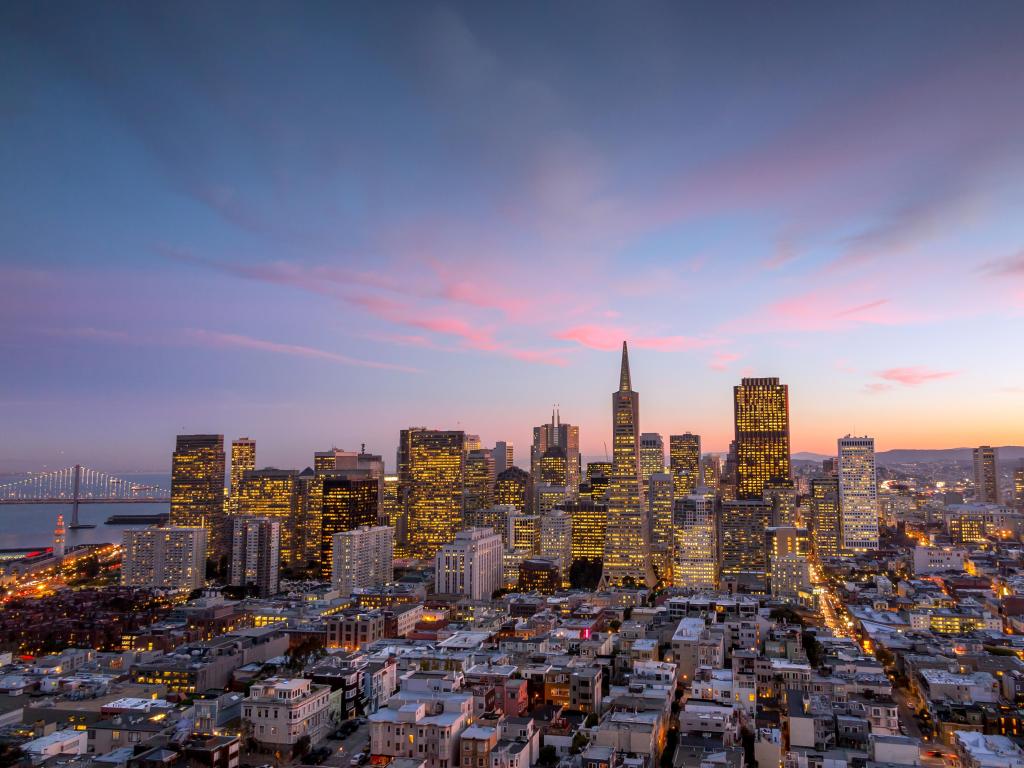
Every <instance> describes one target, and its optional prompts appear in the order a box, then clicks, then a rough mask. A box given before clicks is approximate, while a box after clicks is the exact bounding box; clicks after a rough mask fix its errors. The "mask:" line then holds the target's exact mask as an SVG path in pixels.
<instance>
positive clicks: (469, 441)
mask: <svg viewBox="0 0 1024 768" xmlns="http://www.w3.org/2000/svg"><path fill="white" fill-rule="evenodd" d="M462 446H463V450H465V451H466V453H469V452H470V451H479V450H480V448H482V447H483V446H482V445H481V443H480V435H470V434H466V437H465V439H464V440H463V441H462Z"/></svg>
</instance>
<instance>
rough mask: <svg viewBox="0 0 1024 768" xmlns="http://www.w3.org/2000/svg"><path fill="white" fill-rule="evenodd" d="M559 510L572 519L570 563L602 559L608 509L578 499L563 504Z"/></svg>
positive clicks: (587, 500)
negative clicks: (566, 513)
mask: <svg viewBox="0 0 1024 768" xmlns="http://www.w3.org/2000/svg"><path fill="white" fill-rule="evenodd" d="M561 509H563V510H565V511H566V512H568V513H569V517H570V518H571V519H572V561H573V562H576V561H577V560H589V561H590V562H596V561H599V560H601V559H602V558H604V538H605V532H606V530H607V527H608V508H607V507H606V506H605V505H604V504H595V503H594V502H592V501H590V500H589V499H579V500H577V501H572V502H569V503H568V504H563V505H562V506H561Z"/></svg>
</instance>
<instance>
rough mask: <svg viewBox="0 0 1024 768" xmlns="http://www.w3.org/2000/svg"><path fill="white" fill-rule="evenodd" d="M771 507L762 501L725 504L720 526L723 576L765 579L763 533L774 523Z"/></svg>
mask: <svg viewBox="0 0 1024 768" xmlns="http://www.w3.org/2000/svg"><path fill="white" fill-rule="evenodd" d="M771 515H772V511H771V507H770V506H769V505H768V504H767V503H766V502H765V501H764V500H763V499H738V500H735V501H723V502H722V515H721V525H720V530H721V534H720V546H721V566H722V567H721V571H722V575H723V576H738V575H740V574H751V575H753V576H754V577H756V578H764V577H765V576H766V575H767V572H768V564H767V562H766V560H765V550H764V531H765V528H767V527H768V526H769V525H770V524H771Z"/></svg>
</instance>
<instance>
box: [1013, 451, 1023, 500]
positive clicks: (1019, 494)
mask: <svg viewBox="0 0 1024 768" xmlns="http://www.w3.org/2000/svg"><path fill="white" fill-rule="evenodd" d="M1013 503H1014V504H1016V505H1017V508H1018V509H1024V462H1021V463H1020V466H1018V467H1017V468H1016V469H1015V470H1013Z"/></svg>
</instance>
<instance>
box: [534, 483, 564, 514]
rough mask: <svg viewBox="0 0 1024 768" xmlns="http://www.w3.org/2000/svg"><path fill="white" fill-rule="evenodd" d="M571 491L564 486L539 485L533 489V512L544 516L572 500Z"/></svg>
mask: <svg viewBox="0 0 1024 768" xmlns="http://www.w3.org/2000/svg"><path fill="white" fill-rule="evenodd" d="M570 498H571V496H570V494H569V489H568V488H567V487H566V486H564V485H549V484H547V483H538V484H537V485H535V486H534V487H533V511H534V513H535V514H538V515H543V514H544V513H545V512H550V511H551V510H552V509H554V508H555V507H559V506H561V505H562V504H564V503H565V502H566V501H568V500H570Z"/></svg>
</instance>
